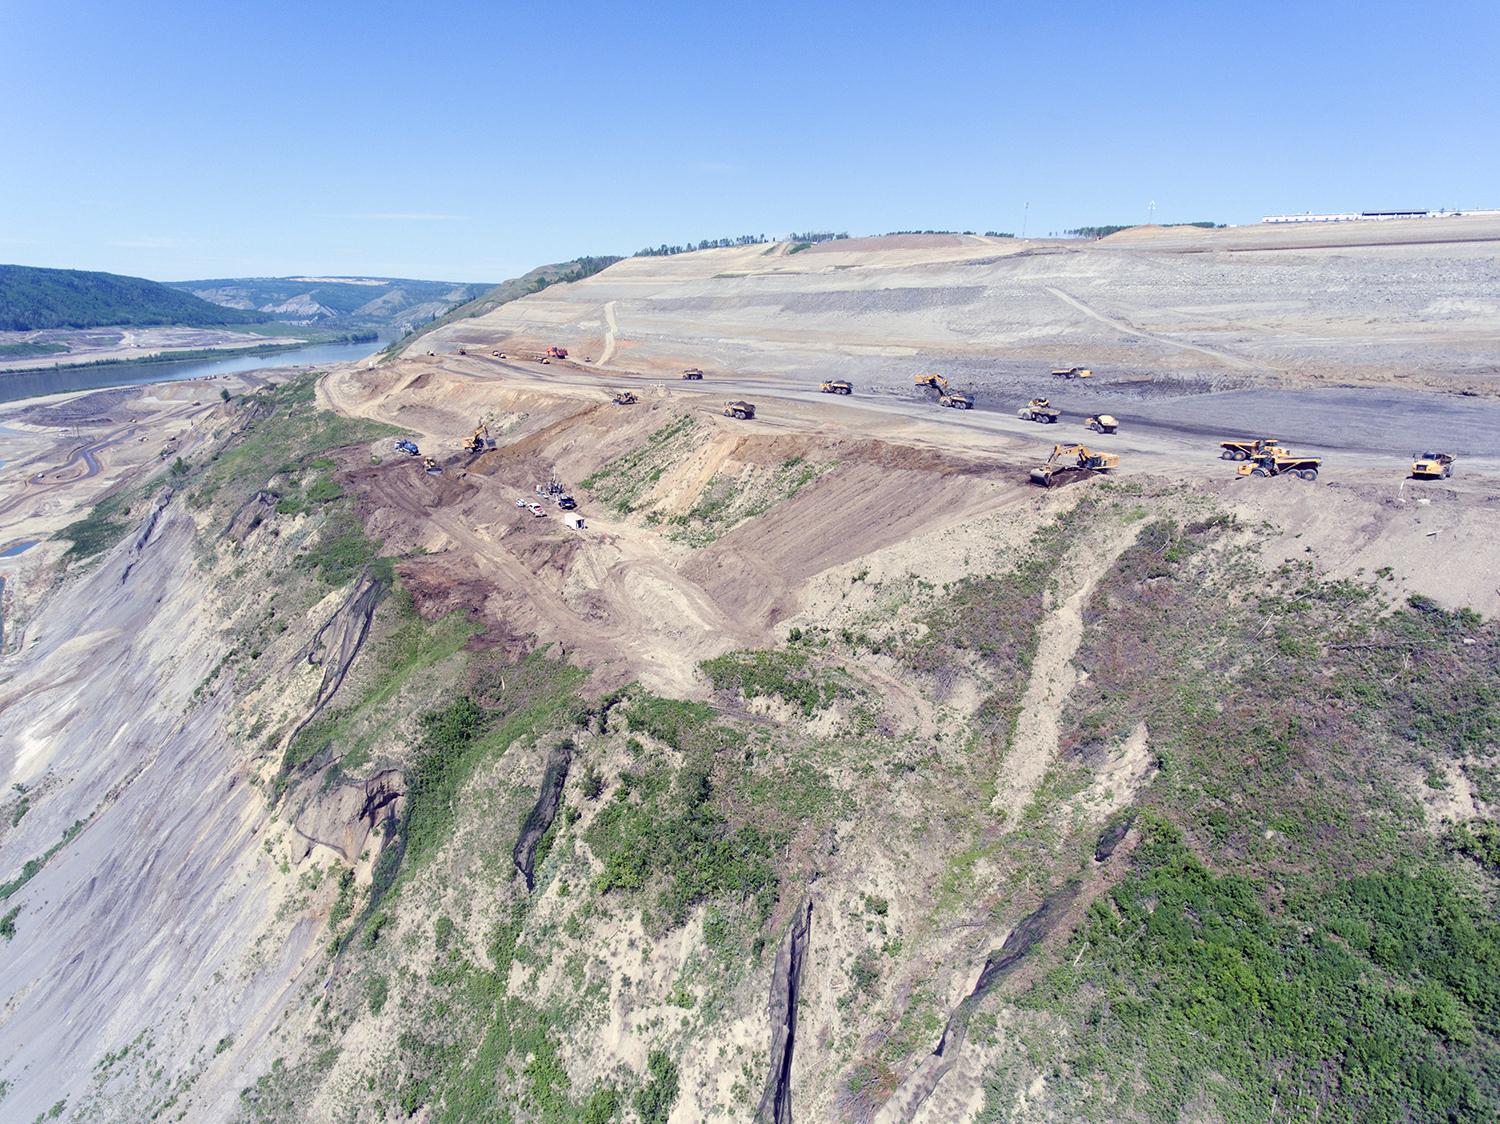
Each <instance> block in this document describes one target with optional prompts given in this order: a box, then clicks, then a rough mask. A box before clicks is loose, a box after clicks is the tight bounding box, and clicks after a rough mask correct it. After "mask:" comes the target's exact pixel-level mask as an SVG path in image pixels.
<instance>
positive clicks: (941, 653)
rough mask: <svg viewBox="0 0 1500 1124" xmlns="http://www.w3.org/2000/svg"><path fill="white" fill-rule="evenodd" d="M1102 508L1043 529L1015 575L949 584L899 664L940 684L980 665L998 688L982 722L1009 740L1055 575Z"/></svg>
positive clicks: (1091, 506) (1079, 510)
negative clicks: (969, 664) (967, 666)
mask: <svg viewBox="0 0 1500 1124" xmlns="http://www.w3.org/2000/svg"><path fill="white" fill-rule="evenodd" d="M1101 506H1102V504H1101V502H1100V501H1097V500H1094V499H1092V498H1086V499H1084V500H1082V501H1080V502H1079V503H1078V504H1077V505H1076V506H1075V507H1073V508H1071V509H1070V510H1069V511H1067V512H1065V513H1063V514H1062V515H1060V516H1058V518H1057V519H1056V520H1054V521H1053V522H1051V523H1048V524H1046V525H1044V526H1043V527H1041V528H1040V529H1039V530H1038V531H1037V532H1036V533H1035V534H1034V535H1033V536H1032V537H1031V539H1030V540H1029V541H1028V543H1027V544H1026V546H1025V547H1024V548H1022V550H1021V552H1020V553H1019V555H1018V557H1017V558H1016V561H1015V564H1014V566H1013V567H1012V568H1011V569H1010V570H1009V571H1007V572H1005V573H1001V574H992V575H983V576H968V577H964V578H961V579H959V580H958V581H955V582H950V583H948V584H947V585H944V586H943V587H942V588H941V589H940V590H938V591H937V592H936V593H934V594H933V595H932V601H931V605H930V607H929V608H928V609H927V610H926V611H925V612H924V613H923V614H922V616H921V623H922V624H923V625H924V626H925V629H924V631H923V632H922V633H921V635H920V636H919V637H918V638H916V639H913V640H908V641H906V642H905V643H903V644H902V645H901V646H900V650H899V658H900V659H901V661H902V662H903V663H904V664H906V665H907V666H908V667H910V668H911V669H912V670H914V671H918V672H922V673H925V674H927V675H930V676H933V677H934V678H935V679H936V680H937V681H938V683H939V686H942V685H944V684H945V683H947V682H949V681H951V679H952V677H953V676H954V675H955V674H956V669H957V668H959V667H961V666H963V664H964V663H965V662H968V661H970V660H973V659H978V660H979V661H981V662H982V663H983V665H984V667H985V671H986V672H987V673H988V677H989V679H990V682H991V683H992V684H993V685H994V690H993V692H992V693H991V694H990V696H989V697H988V698H987V699H986V700H985V702H984V707H983V712H982V718H983V720H984V722H985V724H986V725H988V726H990V727H991V728H992V729H995V730H998V731H1003V732H1004V733H1005V735H1006V737H1007V738H1008V737H1009V732H1010V730H1012V729H1013V728H1014V725H1015V721H1016V718H1017V716H1018V714H1019V710H1020V704H1021V697H1022V695H1023V694H1024V693H1025V691H1026V682H1027V680H1026V676H1027V674H1028V672H1029V670H1030V668H1031V660H1032V658H1033V656H1034V655H1035V653H1036V630H1037V625H1038V624H1039V623H1040V621H1041V619H1042V617H1043V615H1044V612H1045V610H1044V596H1045V594H1046V591H1047V587H1048V585H1049V584H1050V583H1051V581H1052V575H1053V572H1054V571H1055V569H1056V567H1057V563H1058V560H1059V559H1060V558H1061V557H1062V556H1063V554H1065V553H1066V552H1067V550H1068V548H1069V547H1070V546H1071V545H1072V543H1073V542H1074V541H1075V540H1076V538H1077V536H1078V534H1079V532H1080V531H1081V530H1082V529H1083V528H1084V527H1086V526H1087V525H1088V523H1089V522H1090V521H1091V520H1093V519H1095V518H1097V517H1098V514H1099V511H1100V508H1101Z"/></svg>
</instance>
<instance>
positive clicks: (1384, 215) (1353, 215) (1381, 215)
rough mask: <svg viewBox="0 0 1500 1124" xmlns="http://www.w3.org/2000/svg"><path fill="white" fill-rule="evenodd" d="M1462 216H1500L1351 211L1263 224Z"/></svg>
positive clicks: (1271, 218)
mask: <svg viewBox="0 0 1500 1124" xmlns="http://www.w3.org/2000/svg"><path fill="white" fill-rule="evenodd" d="M1462 215H1500V211H1496V210H1480V211H1476V210H1468V211H1358V212H1354V211H1350V212H1348V213H1346V214H1336V215H1315V214H1313V213H1312V212H1310V211H1309V212H1307V213H1305V214H1301V215H1267V216H1266V217H1265V218H1263V219H1261V220H1260V221H1261V222H1271V223H1288V222H1385V221H1387V220H1389V219H1449V218H1458V217H1460V216H1462Z"/></svg>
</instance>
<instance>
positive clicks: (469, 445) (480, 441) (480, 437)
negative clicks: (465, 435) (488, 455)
mask: <svg viewBox="0 0 1500 1124" xmlns="http://www.w3.org/2000/svg"><path fill="white" fill-rule="evenodd" d="M494 447H495V442H494V441H493V440H491V439H490V427H489V426H487V425H485V424H484V422H480V423H479V425H478V426H476V427H475V429H474V432H473V433H471V434H470V435H469V439H468V440H467V441H465V442H464V452H466V453H482V452H484V451H485V450H486V449H493V448H494Z"/></svg>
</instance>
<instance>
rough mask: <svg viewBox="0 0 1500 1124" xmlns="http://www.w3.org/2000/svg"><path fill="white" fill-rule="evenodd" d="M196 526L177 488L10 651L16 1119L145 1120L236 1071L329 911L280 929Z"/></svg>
mask: <svg viewBox="0 0 1500 1124" xmlns="http://www.w3.org/2000/svg"><path fill="white" fill-rule="evenodd" d="M196 530H197V528H196V526H195V524H194V521H193V520H192V518H191V517H190V516H188V515H187V514H185V513H184V512H183V511H182V505H181V502H180V500H178V499H174V498H173V497H172V496H171V495H170V494H169V493H164V494H162V496H161V497H160V500H159V503H158V505H157V506H156V507H155V508H154V509H153V511H152V514H151V515H150V516H148V518H147V519H146V520H145V522H144V523H143V524H142V526H141V527H140V528H139V529H138V530H137V531H136V532H135V533H134V534H133V536H132V537H131V539H130V540H128V541H127V542H126V543H124V544H122V545H121V547H120V548H117V549H116V550H115V551H113V552H112V553H111V554H110V555H109V556H108V557H107V558H106V559H105V560H104V561H103V562H102V563H101V564H100V565H99V566H98V567H97V568H96V569H94V570H93V571H92V572H91V573H89V574H87V575H86V576H84V577H82V578H81V579H79V580H76V581H74V582H71V583H68V584H65V585H64V586H63V587H62V588H60V589H59V590H58V591H57V592H56V594H55V596H54V597H53V598H52V599H51V601H50V602H49V603H48V604H47V605H46V606H45V608H44V609H43V610H42V612H41V613H40V614H39V615H38V616H37V617H36V618H35V619H34V620H33V621H32V622H31V625H30V627H29V628H28V629H27V633H26V637H25V640H24V643H23V644H22V645H21V646H20V651H19V652H18V653H17V654H16V655H15V656H13V657H12V658H11V659H10V660H9V661H8V662H9V667H7V668H6V671H7V673H8V674H7V677H6V680H5V683H4V687H3V701H0V710H3V712H4V715H5V717H4V723H3V726H4V731H3V735H0V767H3V769H4V781H5V784H6V787H7V788H8V789H10V790H11V791H12V792H16V791H17V789H16V786H21V787H22V788H24V789H25V793H24V795H23V796H22V797H21V799H24V800H25V801H26V804H27V807H26V811H25V813H24V816H23V817H22V818H21V819H20V821H19V823H15V824H14V825H13V826H11V827H10V828H9V830H8V831H7V832H6V834H5V837H4V841H3V843H0V854H3V857H4V860H5V864H6V866H7V868H8V869H12V870H13V869H15V868H16V867H17V866H21V864H23V863H24V864H26V865H25V866H23V867H22V875H21V877H24V876H25V873H26V872H27V871H33V873H32V875H31V877H30V878H29V879H26V881H25V882H24V884H22V885H21V886H19V887H17V888H16V889H15V890H14V892H13V893H12V894H11V895H10V896H9V898H8V900H7V903H6V908H8V909H14V910H19V913H17V914H16V915H15V917H14V922H13V923H14V927H15V936H14V937H13V938H12V939H11V940H10V942H9V944H8V946H7V948H6V956H5V959H4V963H3V965H0V992H3V993H4V995H5V996H6V1002H5V1007H4V1013H3V1021H0V1059H3V1061H0V1070H3V1075H4V1079H5V1080H6V1081H8V1082H9V1090H8V1093H7V1096H6V1099H5V1102H4V1109H5V1112H6V1113H7V1114H14V1116H15V1118H18V1119H19V1118H27V1119H29V1118H30V1117H32V1116H34V1115H35V1114H36V1113H39V1112H44V1111H46V1110H47V1109H48V1108H49V1107H50V1106H52V1105H54V1104H56V1103H58V1102H61V1101H66V1102H67V1104H68V1105H69V1106H70V1109H71V1112H72V1114H73V1115H74V1116H78V1117H84V1116H87V1115H88V1114H89V1112H90V1108H91V1106H94V1105H97V1106H98V1114H97V1118H99V1119H110V1118H113V1119H122V1118H124V1117H126V1116H135V1115H137V1114H139V1116H140V1117H142V1118H143V1117H144V1116H146V1115H147V1114H149V1113H150V1111H151V1110H152V1109H153V1107H156V1108H159V1107H160V1106H161V1105H162V1104H163V1103H164V1102H166V1101H167V1100H168V1099H169V1098H170V1097H171V1096H172V1095H173V1094H174V1093H177V1094H179V1095H181V1094H182V1093H184V1092H186V1091H187V1090H188V1089H190V1088H192V1087H193V1086H194V1085H195V1084H198V1083H200V1082H202V1083H203V1084H204V1085H205V1086H209V1085H214V1084H219V1083H224V1084H225V1085H226V1086H227V1085H231V1084H233V1081H232V1079H230V1080H227V1081H226V1078H228V1077H229V1074H230V1073H232V1071H233V1070H234V1069H235V1068H236V1067H237V1064H238V1061H239V1059H240V1058H241V1057H242V1056H243V1054H244V1052H246V1051H247V1050H252V1049H253V1047H254V1043H255V1041H256V1039H257V1038H258V1037H259V1036H260V1035H261V1034H263V1033H264V1032H265V1030H266V1029H267V1028H268V1027H269V1026H270V1025H271V1023H273V1022H274V1020H275V1018H276V1016H277V1014H278V1013H279V1011H280V1009H281V1006H282V1004H283V1003H284V1002H285V1000H286V998H287V988H288V987H289V985H290V982H291V981H292V980H293V979H295V978H296V975H297V972H298V971H299V970H300V968H301V967H302V965H303V964H304V963H305V962H306V959H307V957H308V955H309V954H310V952H311V951H312V950H313V949H314V948H315V941H316V929H315V927H313V926H308V927H305V928H302V929H300V930H297V931H274V930H273V927H272V925H271V923H272V921H273V919H274V917H275V914H276V911H277V908H278V906H279V905H280V903H281V900H282V899H283V897H284V894H285V886H284V885H283V881H284V880H283V878H282V876H281V875H280V873H279V872H278V870H277V867H276V862H275V860H274V859H273V858H272V857H271V856H270V855H269V854H267V852H266V850H265V849H263V848H262V846H261V843H262V841H263V839H265V838H266V835H267V830H268V828H269V822H270V817H269V814H268V810H267V808H266V804H265V800H264V798H263V796H262V795H261V794H260V793H259V792H258V791H257V790H256V788H255V787H254V786H253V785H252V784H249V783H247V782H248V780H249V776H248V775H247V772H246V770H245V767H244V766H245V763H244V761H243V759H242V755H241V753H240V750H239V747H238V746H237V745H236V743H235V741H234V739H233V738H232V737H231V735H230V733H229V731H228V730H227V729H226V725H225V712H226V704H227V701H228V700H227V697H226V693H225V692H224V691H223V690H222V689H221V688H219V687H216V686H215V684H214V682H213V672H214V670H215V668H216V666H217V665H218V664H219V662H220V661H221V660H222V658H223V656H224V654H225V652H226V651H227V649H228V647H229V643H228V640H227V638H226V637H225V635H224V634H223V632H222V629H221V627H220V624H221V622H220V620H219V619H218V617H217V614H216V609H215V603H216V593H217V591H216V590H215V588H214V581H213V579H214V575H213V574H212V572H209V571H204V570H203V569H201V568H200V567H199V565H198V564H197V561H196V556H195V551H194V538H195V534H196ZM12 814H13V815H14V813H12ZM257 945H259V947H258V948H257ZM252 950H254V951H255V952H256V955H254V956H252ZM221 1043H222V1044H224V1046H223V1048H222V1049H221V1048H220V1044H221ZM106 1058H111V1059H113V1060H110V1061H108V1062H107V1064H104V1065H102V1066H101V1059H106Z"/></svg>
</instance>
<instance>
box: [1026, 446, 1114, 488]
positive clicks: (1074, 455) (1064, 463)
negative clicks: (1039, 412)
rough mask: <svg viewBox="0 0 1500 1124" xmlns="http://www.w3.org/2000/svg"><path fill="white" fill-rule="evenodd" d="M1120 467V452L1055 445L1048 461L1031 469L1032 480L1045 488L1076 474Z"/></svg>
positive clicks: (1065, 480)
mask: <svg viewBox="0 0 1500 1124" xmlns="http://www.w3.org/2000/svg"><path fill="white" fill-rule="evenodd" d="M1119 467H1120V454H1119V453H1096V452H1094V450H1093V449H1090V448H1089V447H1088V446H1087V445H1054V446H1052V455H1051V456H1050V457H1048V458H1047V462H1046V463H1045V464H1043V465H1041V466H1040V467H1039V468H1033V469H1032V470H1031V482H1032V483H1033V484H1040V485H1041V486H1042V487H1043V488H1051V487H1053V486H1054V485H1057V484H1066V483H1067V482H1068V481H1069V480H1071V479H1073V478H1074V477H1075V476H1080V475H1085V474H1088V473H1093V472H1113V471H1114V470H1115V469H1117V468H1119Z"/></svg>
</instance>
